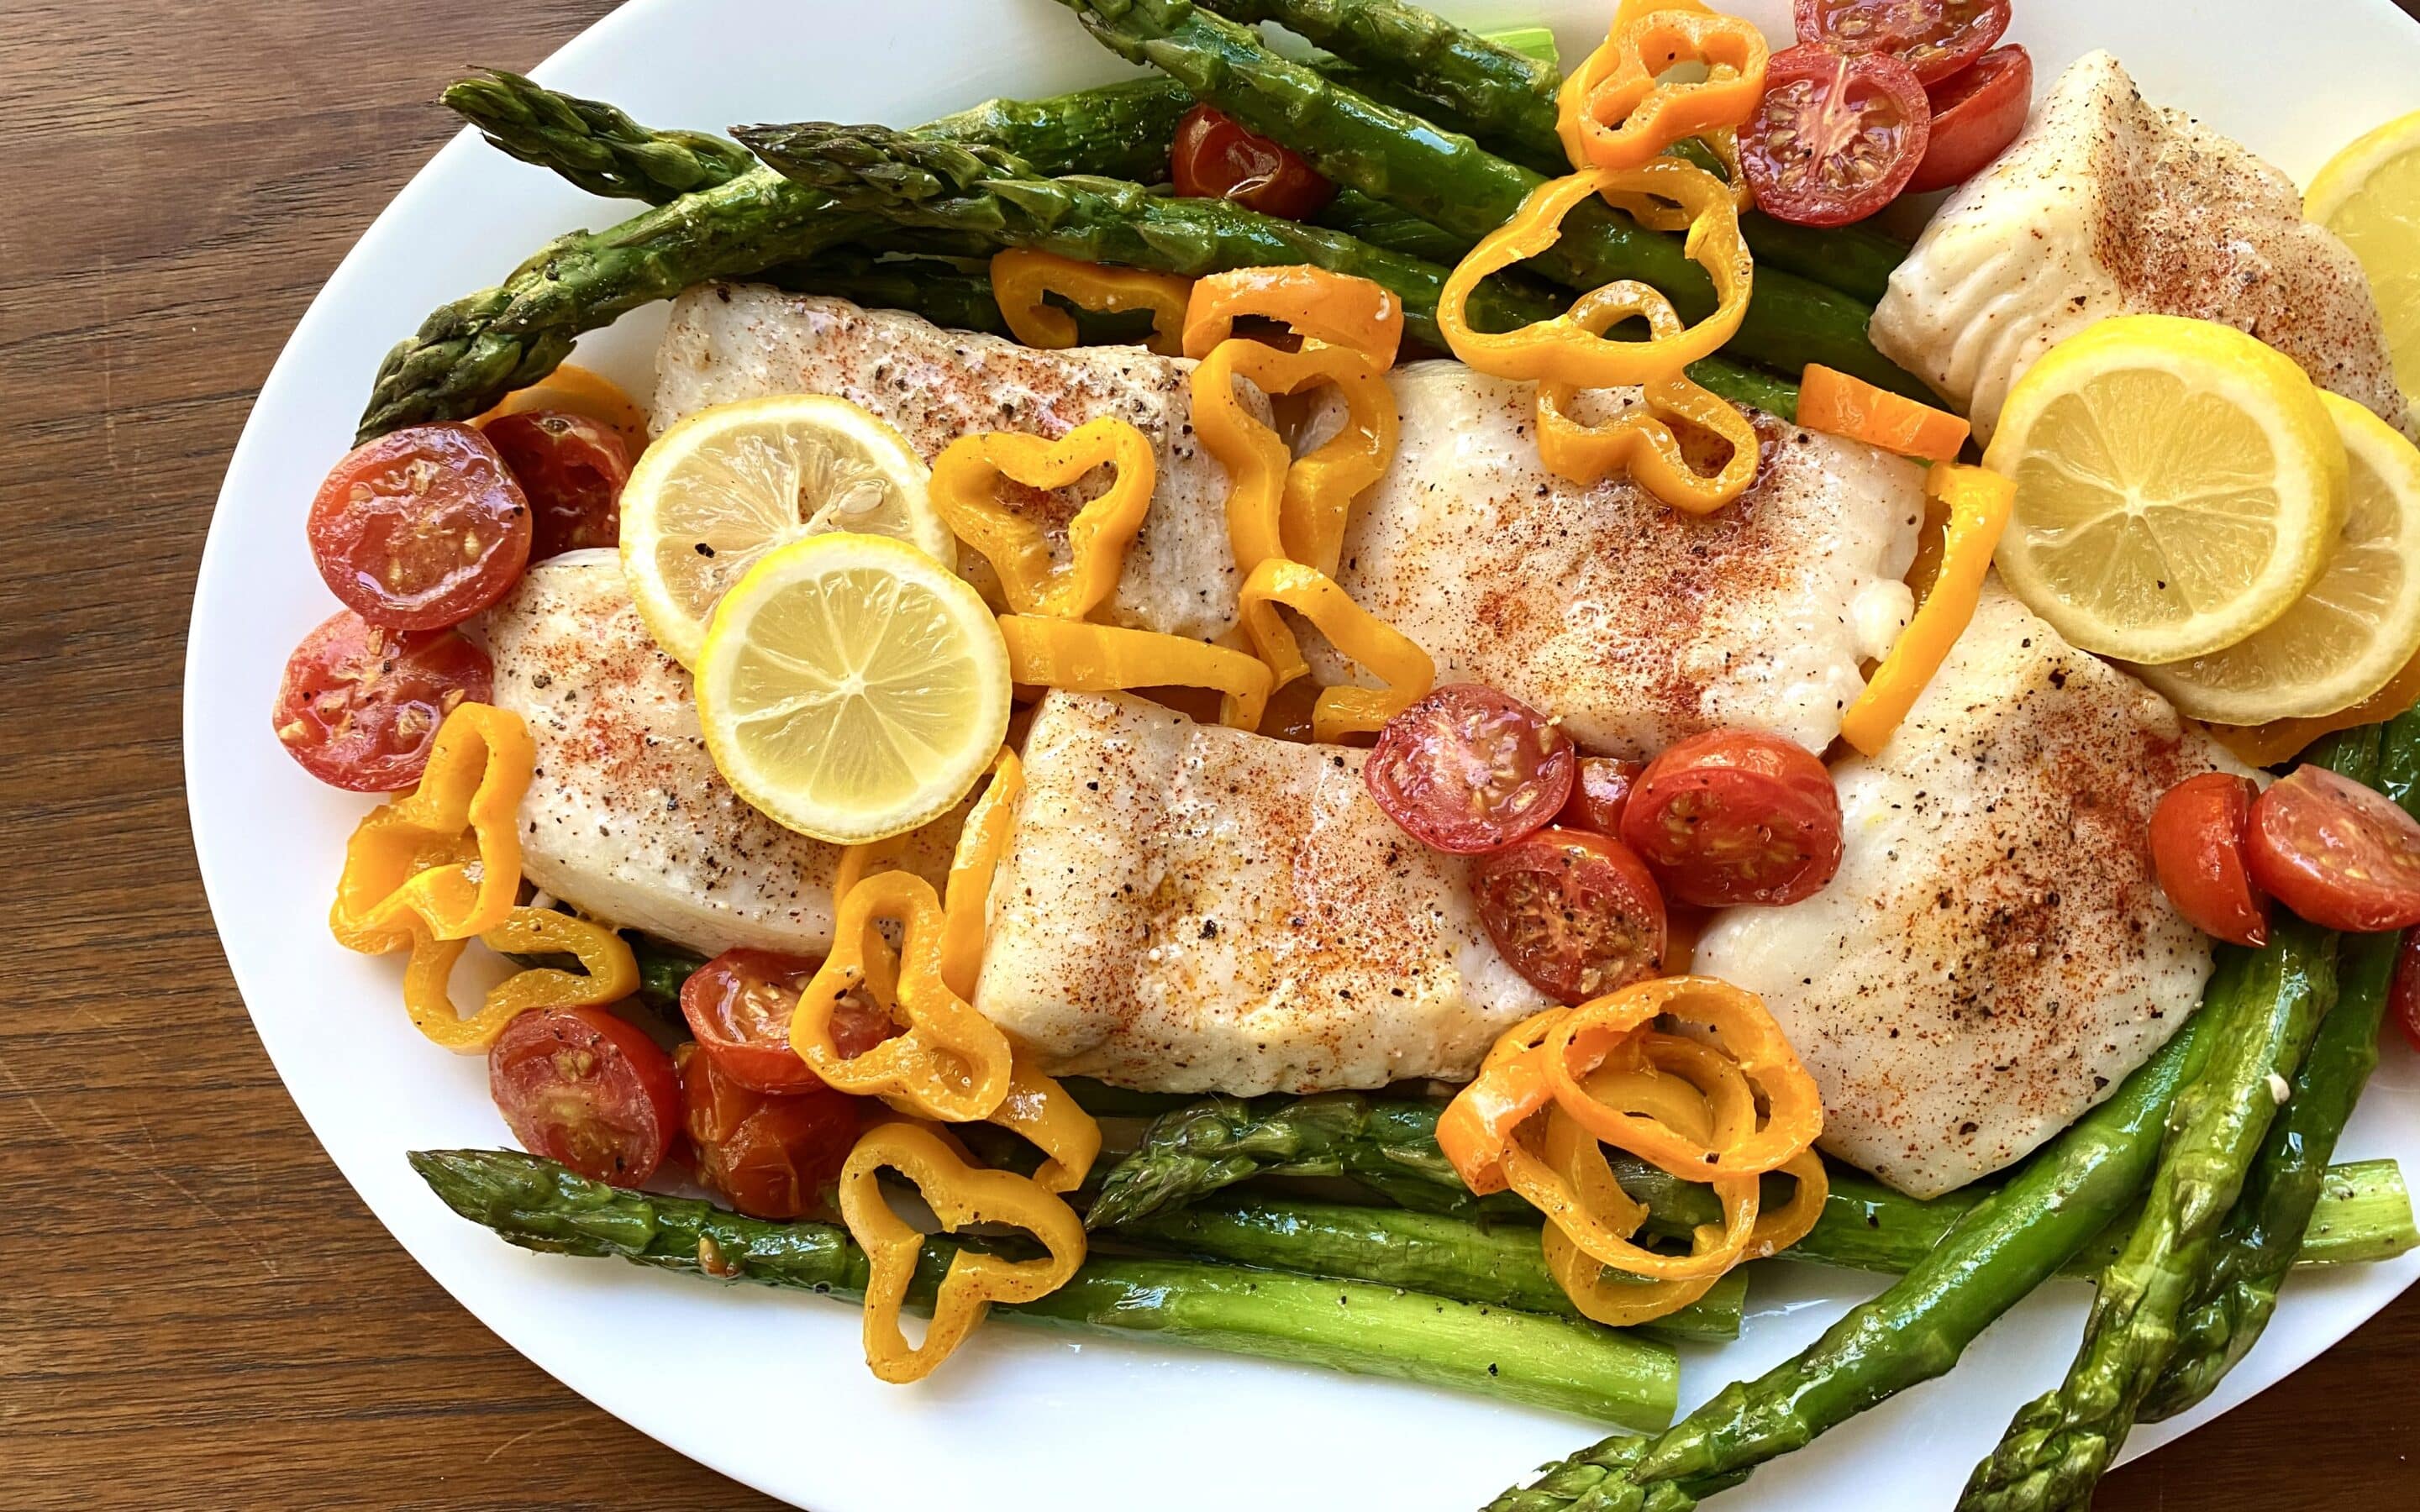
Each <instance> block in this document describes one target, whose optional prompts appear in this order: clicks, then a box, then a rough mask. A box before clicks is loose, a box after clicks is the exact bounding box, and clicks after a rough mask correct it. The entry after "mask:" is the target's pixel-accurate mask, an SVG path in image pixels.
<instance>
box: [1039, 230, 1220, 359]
mask: <svg viewBox="0 0 2420 1512" xmlns="http://www.w3.org/2000/svg"><path fill="white" fill-rule="evenodd" d="M1190 283H1191V281H1190V280H1188V279H1186V278H1182V277H1179V276H1177V275H1175V274H1172V273H1152V272H1145V271H1144V270H1141V269H1140V268H1111V267H1109V266H1106V265H1104V264H1101V263H1087V262H1078V261H1077V260H1076V259H1075V258H1073V257H1062V256H1060V255H1058V254H1056V253H1049V252H1036V251H1034V250H1033V249H1032V248H1030V247H1010V248H1008V249H1006V250H1005V251H1001V252H998V253H994V254H993V255H992V259H991V294H992V299H993V301H995V302H997V303H998V304H999V305H1000V313H1001V318H1002V319H1004V320H1006V321H1007V322H1008V330H1009V333H1010V334H1011V335H1013V336H1015V337H1016V339H1017V340H1018V341H1020V342H1022V343H1023V344H1025V345H1026V346H1028V347H1039V348H1041V349H1043V350H1045V351H1061V350H1064V349H1065V348H1067V347H1073V346H1075V345H1076V344H1077V342H1078V339H1079V335H1080V333H1079V332H1078V331H1077V330H1076V317H1075V316H1071V315H1069V314H1068V313H1067V312H1066V311H1064V310H1062V309H1058V308H1056V307H1054V306H1053V305H1051V304H1049V303H1047V302H1046V301H1044V300H1043V296H1044V295H1045V294H1056V295H1059V296H1060V297H1061V298H1063V299H1065V300H1066V301H1069V302H1070V303H1072V304H1075V305H1077V306H1078V308H1081V309H1086V310H1094V311H1098V312H1100V313H1102V314H1105V315H1115V314H1118V313H1120V312H1122V311H1125V310H1149V311H1150V312H1151V340H1150V342H1149V343H1148V344H1147V345H1148V346H1149V347H1151V349H1152V350H1153V351H1156V352H1157V353H1158V354H1159V355H1160V356H1162V357H1176V356H1179V355H1182V353H1183V351H1184V330H1185V307H1186V302H1187V298H1188V296H1189V295H1190V292H1191V290H1190Z"/></svg>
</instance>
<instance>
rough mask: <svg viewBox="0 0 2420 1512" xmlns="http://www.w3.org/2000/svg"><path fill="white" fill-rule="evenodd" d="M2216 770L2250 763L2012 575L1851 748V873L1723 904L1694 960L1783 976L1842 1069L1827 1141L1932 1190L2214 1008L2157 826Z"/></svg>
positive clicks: (1841, 775) (2206, 955)
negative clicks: (2183, 791)
mask: <svg viewBox="0 0 2420 1512" xmlns="http://www.w3.org/2000/svg"><path fill="white" fill-rule="evenodd" d="M2211 770H2227V771H2235V772H2241V771H2242V770H2243V768H2242V766H2241V765H2240V764H2237V763H2236V762H2235V761H2234V760H2233V758H2231V757H2229V756H2227V755H2226V753H2225V752H2224V751H2222V750H2220V749H2219V748H2217V747H2216V746H2215V745H2214V744H2212V743H2211V741H2210V740H2209V739H2207V738H2206V737H2205V736H2203V735H2201V734H2200V733H2198V732H2197V731H2195V730H2193V729H2190V728H2188V727H2186V726H2185V725H2184V724H2183V723H2182V722H2181V721H2180V719H2179V718H2178V717H2177V716H2176V713H2175V711H2173V710H2172V709H2170V708H2169V707H2168V705H2167V703H2166V702H2164V701H2163V700H2162V699H2161V698H2160V697H2159V696H2158V695H2157V694H2155V693H2152V692H2151V691H2149V689H2147V688H2145V687H2143V686H2142V685H2140V684H2139V683H2136V682H2135V681H2133V679H2132V678H2130V677H2127V676H2126V675H2125V674H2123V673H2121V672H2118V671H2115V670H2114V669H2112V668H2110V667H2108V666H2106V665H2104V664H2103V663H2102V662H2100V661H2098V660H2096V659H2094V658H2093V657H2091V656H2086V655H2085V654H2084V653H2082V652H2080V651H2077V650H2075V649H2074V648H2073V647H2071V646H2070V645H2068V644H2067V643H2066V642H2065V641H2063V640H2060V639H2059V638H2058V635H2057V632H2055V631H2054V630H2053V629H2052V628H2051V627H2050V626H2049V625H2046V624H2044V623H2043V622H2042V621H2041V620H2040V619H2038V618H2037V617H2035V615H2034V614H2033V613H2032V612H2031V611H2029V610H2028V609H2025V608H2024V605H2022V604H2020V603H2018V602H2017V600H2016V598H2015V597H2014V595H2012V594H2009V593H2008V592H2007V591H2006V590H2005V589H2003V588H2001V587H2000V586H1999V585H1998V581H1997V579H1993V580H1992V581H1991V582H1990V583H1988V584H1987V585H1986V588H1985V592H1984V595H1983V601H1982V606H1981V608H1980V609H1978V611H1977V613H1976V616H1975V621H1974V624H1973V625H1972V626H1971V627H1970V628H1969V629H1968V630H1967V631H1966V634H1965V636H1964V637H1963V638H1962V639H1961V640H1959V642H1958V644H1957V647H1956V648H1955V649H1954V650H1953V651H1952V652H1951V653H1950V656H1949V658H1948V660H1947V662H1946V663H1945V664H1944V665H1943V667H1942V669H1941V671H1940V673H1939V674H1938V675H1937V676H1935V677H1934V678H1933V680H1932V685H1931V687H1929V688H1927V689H1926V690H1925V693H1924V695H1923V696H1922V697H1921V698H1920V699H1918V700H1917V702H1916V707H1915V709H1914V711H1913V712H1911V713H1910V715H1909V716H1908V718H1907V721H1906V722H1905V723H1904V724H1903V725H1901V726H1900V731H1899V733H1898V734H1897V736H1896V737H1894V738H1893V739H1892V741H1891V743H1890V745H1889V746H1887V747H1886V748H1884V750H1883V751H1882V753H1881V754H1880V755H1878V756H1874V757H1856V758H1852V759H1851V760H1848V761H1845V762H1842V763H1840V764H1839V765H1838V766H1837V767H1835V768H1834V769H1833V779H1834V781H1835V783H1836V784H1837V785H1838V789H1839V795H1840V809H1841V813H1842V817H1843V819H1844V821H1845V824H1846V830H1847V842H1848V843H1847V854H1846V856H1845V857H1844V858H1843V860H1842V862H1841V865H1840V872H1839V874H1838V876H1837V877H1835V878H1834V879H1833V881H1832V883H1831V885H1830V886H1829V887H1825V888H1824V889H1823V891H1822V892H1820V893H1818V894H1816V895H1815V896H1814V897H1813V898H1811V899H1808V900H1807V901H1806V902H1804V903H1797V904H1794V905H1793V906H1791V907H1788V908H1777V909H1760V908H1737V909H1730V910H1727V911H1726V912H1724V913H1723V914H1721V915H1720V916H1719V917H1717V918H1716V919H1715V920H1714V923H1713V925H1712V926H1711V927H1709V928H1708V930H1707V932H1706V933H1705V936H1704V938H1703V939H1702V940H1701V941H1700V942H1699V946H1698V952H1697V958H1696V967H1695V969H1697V970H1699V971H1701V972H1706V973H1709V974H1711V975H1714V976H1717V977H1721V978H1723V979H1725V980H1729V981H1732V982H1735V983H1737V984H1739V985H1740V986H1743V987H1746V988H1748V989H1750V990H1751V991H1754V992H1757V993H1760V994H1761V995H1763V997H1764V1000H1765V1002H1766V1004H1767V1005H1768V1006H1769V1007H1770V1008H1771V1009H1772V1010H1773V1012H1774V1015H1775V1016H1776V1018H1777V1019H1778V1020H1779V1021H1780V1024H1781V1026H1782V1028H1783V1030H1784V1031H1785V1032H1786V1033H1787V1034H1788V1035H1789V1037H1790V1041H1791V1043H1792V1045H1793V1046H1795V1047H1796V1049H1797V1051H1798V1054H1799V1056H1800V1057H1801V1058H1802V1059H1803V1060H1805V1062H1806V1063H1807V1069H1808V1070H1809V1071H1810V1072H1813V1073H1814V1076H1815V1080H1816V1084H1817V1085H1818V1086H1819V1087H1820V1088H1822V1090H1823V1148H1824V1149H1828V1150H1830V1151H1831V1152H1832V1153H1834V1154H1836V1155H1838V1156H1840V1157H1841V1158H1842V1159H1845V1160H1848V1161H1851V1162H1853V1163H1854V1164H1855V1165H1861V1166H1863V1167H1865V1168H1866V1169H1867V1170H1869V1171H1871V1172H1873V1173H1874V1174H1875V1175H1876V1176H1878V1177H1880V1178H1882V1179H1883V1180H1885V1181H1887V1182H1889V1183H1890V1184H1891V1185H1893V1186H1896V1187H1898V1188H1900V1190H1901V1191H1904V1192H1908V1193H1911V1194H1913V1195H1915V1196H1920V1197H1929V1196H1937V1195H1939V1194H1940V1193H1943V1192H1947V1191H1949V1190H1951V1189H1952V1188H1955V1187H1959V1186H1963V1185H1964V1184H1965V1183H1967V1182H1968V1181H1971V1180H1975V1179H1976V1178H1978V1177H1980V1176H1985V1175H1989V1174H1990V1173H1991V1172H1993V1171H1996V1170H1998V1169H2000V1168H2001V1167H2002V1166H2005V1165H2009V1163H2010V1162H2012V1161H2015V1160H2016V1159H2018V1158H2019V1157H2020V1156H2022V1155H2024V1154H2025V1153H2026V1152H2027V1151H2028V1150H2031V1149H2034V1147H2035V1146H2037V1145H2039V1144H2040V1143H2041V1142H2042V1141H2043V1140H2044V1139H2047V1138H2048V1137H2050V1136H2051V1135H2052V1134H2056V1133H2057V1132H2058V1131H2059V1130H2061V1129H2063V1128H2065V1127H2066V1126H2067V1125H2068V1124H2069V1123H2071V1122H2072V1121H2073V1120H2074V1119H2076V1118H2077V1117H2079V1116H2080V1115H2082V1114H2083V1113H2084V1111H2085V1110H2086V1108H2089V1107H2090V1106H2092V1105H2093V1104H2094V1103H2098V1102H2100V1101H2101V1099H2102V1098H2103V1097H2104V1096H2106V1095H2107V1094H2108V1093H2109V1092H2110V1091H2111V1090H2112V1089H2113V1088H2115V1087H2116V1086H2117V1084H2118V1082H2119V1081H2120V1080H2121V1079H2123V1078H2124V1076H2125V1075H2126V1073H2127V1072H2131V1071H2133V1069H2134V1068H2135V1067H2136V1066H2138V1065H2140V1064H2142V1062H2143V1061H2144V1060H2146V1059H2148V1058H2149V1057H2150V1055H2151V1053H2152V1052H2153V1051H2155V1050H2157V1049H2158V1048H2159V1047H2160V1045H2162V1044H2163V1043H2164V1042H2166V1041H2167V1038H2168V1036H2169V1035H2170V1034H2172V1033H2174V1032H2175V1031H2176V1029H2177V1027H2178V1026H2180V1025H2181V1024H2182V1023H2183V1022H2184V1020H2185V1019H2186V1017H2187V1016H2188V1015H2190V1014H2191V1013H2192V1012H2193V1011H2194V1009H2195V1004H2196V1003H2197V1002H2198V1000H2199V998H2200V995H2201V989H2202V984H2203V982H2204V980H2206V979H2207V978H2208V977H2209V975H2210V969H2211V945H2210V940H2209V938H2208V937H2207V936H2205V935H2204V934H2202V933H2200V932H2199V931H2197V930H2195V929H2194V928H2193V926H2191V925H2189V924H2187V923H2186V922H2185V921H2184V919H2183V918H2181V917H2180V916H2179V915H2178V914H2177V912H2176V911H2175V910H2174V909H2173V908H2171V907H2170V906H2169V905H2168V902H2167V899H2166V897H2165V896H2164V894H2163V893H2162V892H2161V891H2160V887H2159V883H2158V882H2157V880H2156V879H2155V878H2154V877H2153V876H2152V873H2151V865H2150V856H2149V842H2148V840H2147V838H2146V835H2147V830H2148V826H2149V822H2150V816H2151V810H2152V808H2153V806H2154V805H2155V804H2156V803H2157V802H2158V801H2159V797H2160V795H2161V794H2163V793H2164V792H2165V791H2167V789H2168V788H2169V787H2170V786H2172V785H2174V784H2175V783H2177V782H2179V781H2181V780H2182V779H2185V778H2187V777H2191V776H2194V775H2195V774H2197V773H2201V772H2206V771H2211Z"/></svg>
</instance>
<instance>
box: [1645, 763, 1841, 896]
mask: <svg viewBox="0 0 2420 1512" xmlns="http://www.w3.org/2000/svg"><path fill="white" fill-rule="evenodd" d="M1621 839H1622V841H1623V843H1625V844H1627V845H1628V846H1629V847H1630V848H1631V849H1632V850H1634V851H1637V853H1638V854H1639V855H1640V856H1642V857H1644V858H1645V859H1646V861H1647V864H1648V865H1649V866H1651V867H1652V868H1654V870H1655V876H1656V879H1657V880H1658V881H1660V882H1662V883H1663V884H1664V887H1665V890H1666V891H1668V892H1669V893H1670V894H1671V895H1672V896H1673V897H1675V898H1678V899H1680V900H1681V901H1682V902H1683V903H1696V904H1699V906H1701V907H1706V908H1728V907H1730V906H1731V905H1733V904H1736V903H1756V904H1761V905H1763V906H1766V907H1778V906H1780V905H1782V904H1784V903H1796V902H1798V901H1799V900H1800V899H1802V898H1809V897H1812V896H1814V894H1816V893H1817V892H1820V891H1822V890H1823V884H1825V883H1827V882H1829V881H1831V880H1832V873H1834V872H1838V870H1840V851H1841V839H1840V798H1839V795H1838V794H1837V793H1835V792H1834V791H1833V789H1832V774H1831V773H1829V772H1827V771H1825V770H1823V763H1822V762H1819V761H1817V760H1816V759H1815V758H1814V757H1813V756H1810V755H1808V754H1807V752H1806V751H1805V750H1804V749H1802V748H1800V747H1798V746H1797V745H1795V744H1793V743H1792V742H1791V741H1787V740H1784V739H1782V738H1781V737H1779V736H1778V735H1768V734H1763V733H1759V732H1757V731H1752V730H1710V731H1707V732H1706V733H1703V734H1699V735H1691V736H1690V737H1689V738H1688V739H1686V740H1683V741H1682V742H1681V743H1680V744H1678V745H1676V746H1674V747H1672V748H1670V749H1668V750H1667V751H1665V752H1664V754H1662V755H1661V756H1658V757H1656V758H1655V759H1654V760H1653V761H1652V762H1650V763H1648V764H1647V770H1646V771H1645V772H1644V773H1642V774H1641V775H1640V777H1639V779H1638V785H1637V787H1635V788H1633V789H1632V790H1631V794H1630V804H1629V807H1628V808H1626V809H1625V810H1622V815H1621Z"/></svg>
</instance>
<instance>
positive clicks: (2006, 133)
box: [1907, 43, 2034, 194]
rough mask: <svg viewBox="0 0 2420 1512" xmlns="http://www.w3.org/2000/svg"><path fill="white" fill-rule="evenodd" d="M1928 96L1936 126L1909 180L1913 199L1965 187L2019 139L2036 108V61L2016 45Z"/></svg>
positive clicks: (1993, 53)
mask: <svg viewBox="0 0 2420 1512" xmlns="http://www.w3.org/2000/svg"><path fill="white" fill-rule="evenodd" d="M1925 94H1926V96H1927V98H1928V99H1930V100H1931V103H1932V126H1931V134H1930V139H1929V140H1928V142H1927V144H1926V146H1925V148H1924V161H1923V162H1919V163H1917V164H1916V172H1915V174H1914V175H1912V176H1911V177H1909V178H1908V181H1907V192H1908V193H1911V194H1922V193H1928V192H1930V191H1931V190H1935V189H1947V188H1948V187H1949V186H1950V185H1952V184H1962V183H1964V182H1965V181H1966V180H1967V179H1969V178H1972V177H1975V176H1976V175H1977V174H1978V173H1981V172H1982V171H1983V170H1984V169H1985V168H1987V167H1989V166H1990V165H1991V162H1992V160H1993V158H1996V157H1998V156H1999V155H2000V153H2001V151H2002V149H2004V148H2006V147H2008V145H2009V143H2011V142H2013V141H2015V140H2016V139H2017V133H2018V132H2019V131H2024V129H2025V113H2026V112H2027V111H2029V110H2031V109H2032V108H2033V102H2034V60H2033V59H2032V57H2030V56H2028V55H2027V54H2026V53H2025V50H2024V48H2022V47H2019V46H2016V45H2015V44H2014V43H2011V44H2009V46H2007V47H1995V48H1993V49H1992V51H1990V52H1988V53H1986V54H1983V55H1982V56H1981V57H1978V58H1977V59H1976V60H1975V66H1974V67H1973V68H1970V69H1965V70H1964V71H1962V72H1959V73H1953V74H1951V75H1950V76H1949V77H1948V78H1947V79H1944V80H1942V81H1941V82H1940V83H1939V84H1936V85H1931V86H1929V87H1928V88H1927V89H1926V91H1925Z"/></svg>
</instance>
